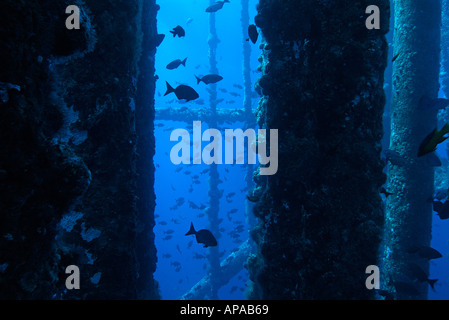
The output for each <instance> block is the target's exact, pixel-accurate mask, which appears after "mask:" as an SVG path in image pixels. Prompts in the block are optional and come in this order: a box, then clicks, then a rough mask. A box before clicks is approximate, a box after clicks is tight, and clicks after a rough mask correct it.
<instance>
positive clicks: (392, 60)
mask: <svg viewBox="0 0 449 320" xmlns="http://www.w3.org/2000/svg"><path fill="white" fill-rule="evenodd" d="M400 54H401V52H398V53H396V54H395V55H394V57H393V59H391V62H395V61H396V59H397V58H398V57H399V55H400Z"/></svg>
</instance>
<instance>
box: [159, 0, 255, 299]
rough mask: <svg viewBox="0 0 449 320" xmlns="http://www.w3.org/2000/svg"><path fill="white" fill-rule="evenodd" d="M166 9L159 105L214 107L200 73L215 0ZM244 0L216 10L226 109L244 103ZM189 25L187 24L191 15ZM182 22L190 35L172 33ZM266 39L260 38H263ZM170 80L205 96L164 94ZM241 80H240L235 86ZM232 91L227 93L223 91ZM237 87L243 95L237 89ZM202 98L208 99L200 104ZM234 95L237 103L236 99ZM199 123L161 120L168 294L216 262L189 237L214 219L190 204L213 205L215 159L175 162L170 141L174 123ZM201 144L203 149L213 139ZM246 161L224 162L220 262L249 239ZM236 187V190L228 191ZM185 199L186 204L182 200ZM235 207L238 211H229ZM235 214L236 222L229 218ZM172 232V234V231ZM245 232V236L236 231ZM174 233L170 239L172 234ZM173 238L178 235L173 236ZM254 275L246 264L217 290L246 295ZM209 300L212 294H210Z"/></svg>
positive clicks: (163, 281)
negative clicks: (211, 187) (210, 198)
mask: <svg viewBox="0 0 449 320" xmlns="http://www.w3.org/2000/svg"><path fill="white" fill-rule="evenodd" d="M256 3H257V1H255V0H253V1H250V17H251V18H250V19H251V20H250V21H251V22H250V24H251V23H254V22H253V21H254V20H253V18H254V16H255V14H256V9H255V8H256ZM159 5H160V7H161V9H160V11H159V13H158V32H159V33H164V34H165V35H166V37H165V39H164V41H163V42H162V44H161V45H160V46H159V47H158V49H157V55H156V74H157V75H158V77H159V80H158V81H157V87H156V96H155V99H156V107H157V108H167V107H182V106H186V107H194V108H199V107H203V108H207V107H208V106H209V103H208V102H209V93H208V92H207V91H206V88H207V87H208V86H207V85H205V84H204V83H200V84H199V85H198V84H197V82H196V79H195V75H198V76H202V75H206V74H208V73H209V62H208V61H209V60H208V53H209V47H208V38H209V34H210V33H209V15H210V14H209V13H206V12H205V9H206V8H207V7H208V6H209V0H202V1H200V0H198V1H194V0H191V1H179V0H164V1H159ZM240 14H241V4H240V1H232V2H231V3H226V4H225V5H224V7H223V9H221V10H220V11H218V12H217V13H216V14H215V16H216V30H217V34H218V38H219V39H220V43H219V45H218V50H217V64H218V66H217V67H218V70H219V74H220V75H221V76H222V77H223V78H224V79H223V80H222V81H220V82H219V83H217V89H218V90H217V93H218V97H217V99H224V101H223V102H221V103H220V104H219V105H218V107H219V108H242V107H243V90H242V89H240V88H238V85H239V86H242V87H243V76H242V74H243V70H242V68H243V56H242V52H243V46H242V41H243V40H244V37H247V35H243V34H242V31H241V23H240ZM189 19H190V20H191V22H190V23H187V21H188V20H189ZM177 25H181V26H182V27H183V28H184V29H185V31H186V36H185V37H183V38H178V37H176V38H174V37H173V36H172V35H171V34H170V33H169V31H170V30H172V29H173V28H175V27H176V26H177ZM259 41H260V40H259ZM258 45H259V43H257V44H256V45H253V44H251V47H252V57H251V69H252V72H251V75H252V78H253V81H252V83H253V84H254V81H255V80H256V79H257V77H258V76H259V74H257V73H256V72H255V70H256V68H257V66H258V65H259V63H258V61H257V58H258V56H259V54H260V49H259V47H258ZM186 57H187V63H186V67H184V66H180V67H179V68H178V69H175V70H167V69H166V65H167V64H168V63H170V62H171V61H173V60H175V59H181V60H184V58H186ZM165 81H168V82H169V83H170V84H171V85H172V86H173V87H176V86H178V85H180V84H185V85H189V86H191V87H193V88H194V89H195V90H196V91H197V92H198V94H199V96H200V98H199V99H197V100H195V101H191V102H188V103H185V104H184V103H182V102H181V103H180V102H178V100H177V99H176V97H175V95H174V94H170V95H167V96H164V93H165V91H166V84H165ZM235 85H237V86H235ZM220 89H225V90H226V91H227V92H222V91H221V90H220ZM230 92H234V93H235V94H239V95H238V96H237V95H231V94H230ZM198 101H200V102H201V101H203V102H204V105H202V104H197V102H198ZM232 101H234V102H233V103H232ZM257 101H258V98H257V97H255V98H253V101H252V105H253V106H254V107H255V106H256V105H257ZM242 125H243V124H242V123H229V124H225V125H220V128H217V129H219V130H220V131H221V132H222V133H224V129H225V128H242ZM189 127H190V128H191V127H192V123H184V122H174V121H158V119H156V128H155V136H156V155H155V158H154V161H155V165H156V183H155V192H156V197H157V199H156V210H155V215H156V226H155V228H154V232H155V235H156V240H155V241H156V247H157V250H158V263H157V270H156V273H155V278H156V280H157V281H158V282H159V286H160V293H161V296H162V299H178V298H179V297H181V296H182V295H183V294H185V293H186V292H187V291H188V290H189V289H190V288H191V287H192V286H194V285H195V284H196V283H197V282H198V281H199V280H201V279H202V278H203V277H204V276H206V275H207V273H208V272H209V263H208V260H207V258H206V256H207V255H208V253H209V250H210V249H209V248H203V246H202V245H201V244H198V243H196V241H195V237H194V236H184V234H185V233H186V232H187V231H188V230H189V226H190V222H193V224H194V226H195V229H196V230H199V229H203V228H206V229H207V228H208V227H209V221H208V218H207V216H206V215H205V210H204V209H203V210H200V209H193V208H191V205H190V203H189V202H192V203H194V204H195V205H196V206H198V207H201V206H202V205H204V206H208V205H209V204H208V190H209V182H208V179H209V172H204V170H207V169H209V166H208V165H205V164H200V165H193V164H192V165H185V164H180V165H174V164H173V163H172V162H171V161H170V150H171V148H172V147H173V146H174V145H175V144H176V142H171V141H170V134H171V132H172V130H174V129H178V128H181V129H189ZM206 129H208V125H207V123H204V122H203V123H202V131H203V132H204V130H206ZM207 144H208V143H207V142H203V143H202V148H204V146H205V145H207ZM246 170H247V169H246V166H245V165H236V164H235V165H225V164H223V165H218V172H219V175H220V179H221V180H222V183H221V184H220V185H219V189H220V190H223V196H222V197H221V199H220V211H219V218H222V219H223V220H222V222H221V223H220V228H221V230H222V232H221V237H220V238H218V239H217V241H218V244H219V252H220V255H221V260H223V259H225V258H226V257H227V256H228V255H229V254H230V253H231V252H232V250H233V249H235V248H237V247H238V246H239V245H240V244H241V243H243V242H244V241H245V240H247V239H248V238H249V233H248V230H249V227H250V226H248V224H247V219H246V217H245V196H246V191H247V186H246V182H245V175H246ZM231 192H234V193H235V195H234V196H231V197H228V198H227V197H226V196H227V195H229V194H230V193H231ZM177 201H178V204H180V205H179V206H176V204H177ZM232 209H237V212H235V213H232V214H228V212H229V211H231V210H232ZM229 218H230V219H231V220H230V219H229ZM239 225H243V226H244V228H242V227H240V228H242V229H243V231H242V232H240V233H238V232H234V233H231V232H233V231H234V230H235V228H236V227H237V226H239ZM170 232H171V233H170ZM237 235H238V236H237ZM167 236H168V237H167ZM170 236H172V237H170ZM247 280H248V275H247V271H246V269H244V268H242V271H241V272H240V273H238V274H237V275H235V276H234V277H233V278H232V279H230V281H229V282H228V284H227V285H225V286H223V287H222V288H221V289H220V290H219V292H218V296H219V298H220V299H245V295H244V291H245V290H246V282H247ZM204 298H208V297H204Z"/></svg>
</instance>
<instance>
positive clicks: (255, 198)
mask: <svg viewBox="0 0 449 320" xmlns="http://www.w3.org/2000/svg"><path fill="white" fill-rule="evenodd" d="M246 199H247V200H248V201H250V202H254V203H255V202H258V201H259V197H255V196H251V195H249V194H247V195H246Z"/></svg>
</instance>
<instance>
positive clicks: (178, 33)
mask: <svg viewBox="0 0 449 320" xmlns="http://www.w3.org/2000/svg"><path fill="white" fill-rule="evenodd" d="M170 33H171V34H173V38H174V37H176V36H178V37H179V38H181V37H185V36H186V32H185V30H184V29H183V28H182V27H181V26H177V27H176V28H174V29H173V30H172V31H170Z"/></svg>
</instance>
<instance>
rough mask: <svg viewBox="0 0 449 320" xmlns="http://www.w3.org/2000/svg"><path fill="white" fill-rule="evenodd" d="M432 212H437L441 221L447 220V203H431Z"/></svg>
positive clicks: (448, 214)
mask: <svg viewBox="0 0 449 320" xmlns="http://www.w3.org/2000/svg"><path fill="white" fill-rule="evenodd" d="M433 211H435V212H437V215H438V216H439V217H440V219H441V220H445V219H449V201H445V202H444V203H443V202H441V201H433Z"/></svg>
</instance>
